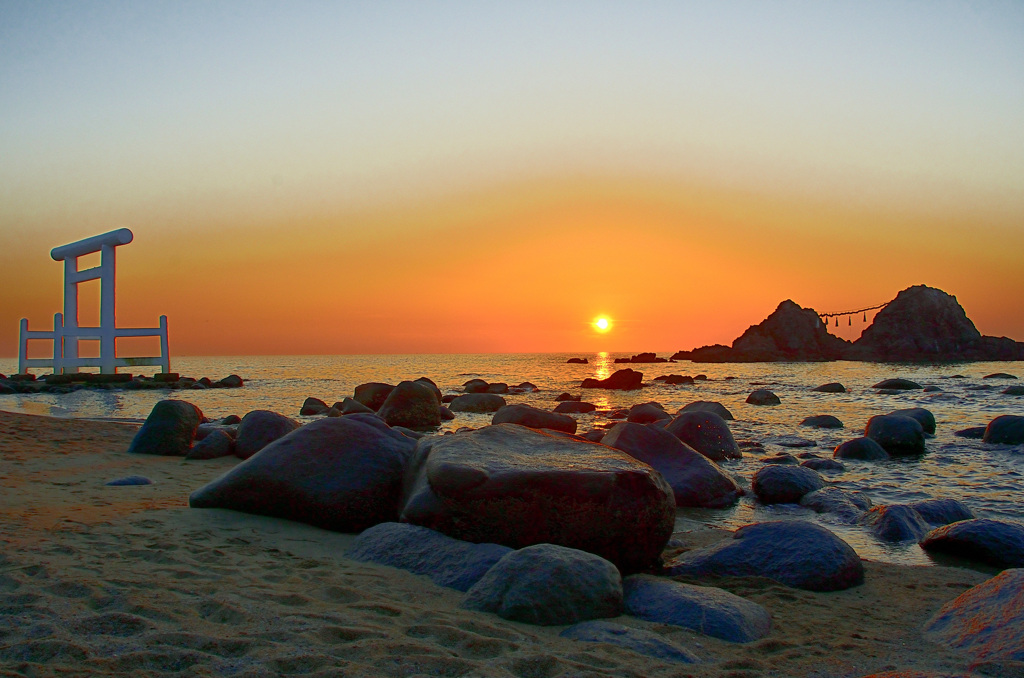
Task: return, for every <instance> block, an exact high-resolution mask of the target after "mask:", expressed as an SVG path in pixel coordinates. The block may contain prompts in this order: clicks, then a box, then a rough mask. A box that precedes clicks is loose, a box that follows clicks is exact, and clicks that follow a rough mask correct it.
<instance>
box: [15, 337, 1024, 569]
mask: <svg viewBox="0 0 1024 678" xmlns="http://www.w3.org/2000/svg"><path fill="white" fill-rule="evenodd" d="M573 356H579V357H586V358H588V359H589V361H590V363H589V364H587V365H576V364H567V363H566V360H567V359H568V358H569V357H573ZM621 356H627V357H628V354H616V353H597V354H558V353H551V354H507V355H487V354H484V355H461V354H460V355H362V356H351V355H345V356H239V357H209V358H202V357H191V358H184V357H183V358H175V359H174V360H173V361H172V369H173V370H175V371H176V372H179V373H181V374H182V375H184V376H191V377H195V378H199V377H203V376H208V377H210V378H211V379H219V378H221V377H225V376H227V375H229V374H238V375H239V376H241V377H242V378H243V379H245V380H246V385H245V386H244V387H243V388H240V389H216V390H206V391H198V390H197V391H192V390H186V391H174V392H167V391H94V390H81V391H76V392H73V393H69V394H62V395H55V394H39V395H0V409H4V410H8V411H17V412H26V413H30V414H43V415H49V416H58V417H84V418H113V419H123V420H131V421H141V420H144V419H145V417H146V416H147V415H148V414H149V412H150V410H151V409H152V407H153V405H154V404H155V403H156V402H157V401H158V400H161V399H163V398H166V397H174V398H180V399H184V400H188V401H190V402H192V403H194V404H195V405H197V406H198V407H200V408H201V409H202V410H203V412H204V413H205V414H206V415H207V416H209V417H210V418H218V417H222V416H226V415H228V414H238V415H240V416H241V415H244V414H245V413H246V412H249V411H250V410H254V409H268V410H274V411H277V412H281V413H283V414H287V415H289V416H292V417H294V418H296V419H298V420H300V421H302V420H312V419H314V418H313V417H300V416H299V415H298V411H299V408H300V406H301V405H302V401H303V400H304V399H305V398H306V397H307V396H313V397H316V398H320V399H321V400H324V401H325V402H327V404H328V405H330V404H331V403H333V402H335V401H338V400H341V399H342V398H344V397H346V396H350V395H352V392H353V390H354V388H355V387H356V386H357V385H359V384H362V383H365V382H369V381H381V382H387V383H398V382H399V381H401V380H403V379H415V378H417V377H421V376H426V377H429V378H431V379H432V380H434V381H435V382H436V383H437V385H438V386H439V387H440V389H441V391H442V392H443V393H457V392H461V390H462V384H463V383H464V382H466V381H467V380H469V379H472V378H481V379H484V380H486V381H488V382H506V383H508V384H509V385H510V386H513V385H516V384H519V383H521V382H523V381H529V382H532V383H533V384H535V385H536V386H537V387H538V388H539V389H540V390H539V391H537V392H535V393H530V394H524V395H510V396H506V399H507V400H508V401H509V402H510V403H529V404H531V405H534V406H536V407H541V408H545V409H552V408H553V407H554V406H555V404H556V403H555V402H554V398H555V396H557V395H558V394H559V393H561V392H563V391H568V392H570V393H573V394H580V393H582V394H583V396H584V398H583V399H584V400H586V401H588V402H592V403H594V404H595V405H596V406H597V407H598V412H597V413H592V414H584V415H573V416H575V417H576V418H577V420H578V422H579V430H580V432H584V431H587V430H589V429H591V428H593V427H594V426H595V425H599V424H605V423H607V422H608V419H607V418H606V417H604V416H602V414H601V411H607V410H610V409H614V408H618V407H628V406H630V405H633V404H635V403H640V402H647V401H657V402H659V403H661V404H662V405H664V407H665V409H666V410H667V411H668V412H670V413H674V412H676V411H677V410H678V409H679V408H681V407H682V406H684V405H686V404H688V403H690V402H692V401H694V400H717V401H720V402H721V403H722V404H724V405H725V406H726V407H727V408H729V410H731V411H732V413H733V415H734V416H735V417H736V421H734V422H731V428H732V431H733V435H734V436H735V437H736V439H737V440H755V441H759V442H764V443H765V448H764V450H756V449H755V450H747V451H746V452H745V456H744V458H743V459H741V460H736V461H728V462H723V463H722V466H723V467H724V468H725V469H726V470H727V471H729V472H731V473H733V474H734V475H736V476H740V477H742V478H743V479H744V480H745V481H746V483H747V486H748V487H749V480H750V477H751V476H752V475H753V473H754V472H755V471H756V470H757V469H758V468H760V466H761V463H760V462H758V458H759V457H761V456H764V455H766V454H771V453H773V452H780V451H783V450H784V448H781V447H779V446H776V445H774V444H772V443H771V442H768V441H769V439H770V438H772V437H774V436H779V435H796V436H800V437H802V438H806V439H809V440H812V441H814V442H815V443H816V444H817V447H815V448H810V451H812V452H816V453H818V454H820V455H821V456H831V452H832V449H833V448H834V447H835V446H836V445H838V444H839V443H841V442H843V441H845V440H848V439H850V438H854V437H857V436H859V435H861V434H862V432H863V429H864V425H865V423H866V422H867V420H868V419H869V418H870V417H871V416H873V415H876V414H885V413H888V412H890V411H892V410H894V409H902V408H908V407H925V408H927V409H929V410H931V412H932V413H933V414H934V415H935V419H936V422H937V428H936V435H935V437H934V438H932V439H930V440H928V441H927V447H928V453H927V454H926V455H924V456H923V457H921V458H911V459H897V460H892V461H887V462H857V461H844V463H845V464H846V471H845V472H841V473H824V474H823V475H824V476H825V477H826V479H827V480H828V481H830V482H831V483H833V484H834V485H836V486H838V487H841V488H843V489H848V490H860V491H863V492H866V493H867V494H868V495H869V496H870V497H871V499H872V501H873V502H874V503H875V504H890V503H899V502H908V501H914V500H917V499H923V498H929V497H952V498H955V499H959V500H961V501H963V502H965V503H966V504H967V505H968V506H970V507H971V508H972V509H973V510H974V511H975V512H976V513H977V514H978V515H979V516H981V517H989V518H999V519H1010V520H1017V521H1021V522H1024V505H1022V504H1021V498H1022V490H1024V482H1022V479H1024V476H1022V474H1024V448H1022V447H1021V446H1007V445H984V444H982V443H981V441H978V440H968V439H964V438H958V437H956V436H954V435H953V432H954V431H957V430H959V429H963V428H967V427H969V426H983V425H985V424H986V423H988V422H989V421H990V420H991V419H993V418H994V417H996V416H999V415H1002V414H1017V415H1024V397H1021V396H1008V395H1004V394H1002V393H1001V391H1002V390H1003V389H1004V388H1005V387H1006V386H1007V385H1009V384H1019V383H1024V382H1022V381H1005V380H990V379H983V377H984V376H985V375H988V374H991V373H996V372H1007V373H1009V374H1014V375H1017V376H1019V377H1021V378H1024V363H1000V362H989V363H961V364H953V365H936V366H929V365H907V364H897V365H884V364H876V363H857V362H833V363H795V364H787V363H749V364H708V363H690V362H678V363H657V364H643V365H621V364H615V363H614V362H613V360H614V358H616V357H621ZM623 367H632V368H633V369H636V370H639V371H641V372H643V373H644V381H645V383H646V384H647V386H645V387H644V388H643V389H641V390H639V391H631V392H621V391H604V390H586V391H583V390H581V389H580V388H579V386H580V383H581V381H582V380H583V379H585V378H587V377H596V378H604V377H607V376H608V375H610V374H611V373H612V372H614V371H615V370H616V369H620V368H623ZM16 368H17V364H16V361H14V360H2V359H0V373H4V374H11V373H12V372H15V371H16ZM665 374H688V375H690V376H695V375H697V374H704V375H707V380H706V381H698V382H696V384H694V385H666V384H662V383H661V382H655V381H653V379H654V377H656V376H659V375H665ZM727 377H731V378H730V379H727ZM890 377H904V378H908V379H912V380H914V381H916V382H918V383H920V384H924V385H934V386H938V387H939V388H941V389H942V390H941V391H939V392H934V393H923V392H921V391H908V392H903V393H900V394H898V395H882V394H879V393H877V392H875V390H874V389H872V388H871V386H872V385H873V384H875V383H877V382H879V381H881V380H882V379H886V378H890ZM832 381H838V382H841V383H842V384H844V385H845V386H846V388H847V389H848V392H847V393H840V394H827V393H816V392H813V391H812V390H811V389H812V388H814V387H815V386H818V385H820V384H823V383H826V382H832ZM756 388H768V389H771V390H772V391H774V392H775V393H776V394H777V395H778V396H779V397H780V399H781V400H782V404H781V405H776V406H771V407H758V406H754V405H748V404H746V403H745V402H744V401H745V399H746V397H747V395H748V394H749V393H750V392H751V391H752V390H754V389H756ZM815 414H831V415H834V416H836V417H838V418H839V419H840V420H841V421H842V422H843V423H844V425H845V428H843V429H838V430H822V429H812V428H807V427H803V426H800V421H801V420H803V419H804V418H805V417H807V416H810V415H815ZM488 423H490V415H480V414H459V415H457V418H456V419H455V420H454V421H451V422H445V423H444V425H443V426H442V431H445V430H454V429H456V428H458V427H460V426H471V427H477V426H482V425H486V424H488ZM791 451H793V452H798V451H802V450H791ZM779 519H786V520H789V519H793V520H813V521H816V522H819V523H821V524H823V525H824V526H826V527H828V528H829V529H831V530H833V531H834V532H836V533H837V534H839V535H840V536H841V537H843V538H844V539H845V540H846V541H848V542H849V543H850V544H851V545H852V546H853V547H854V548H855V549H857V551H858V553H860V554H861V556H863V557H865V558H869V559H873V560H883V561H888V562H899V563H905V564H921V565H927V564H931V563H932V560H931V559H930V557H929V556H928V555H927V554H925V553H924V552H923V551H922V550H921V549H920V548H919V547H918V546H917V545H916V544H897V545H893V544H887V543H883V542H880V541H878V540H877V539H875V538H874V537H872V536H871V535H870V533H869V532H868V531H867V530H866V529H865V528H863V527H860V526H848V525H841V524H838V523H836V522H834V521H832V520H831V519H830V517H829V516H828V515H818V514H815V513H813V512H812V511H810V510H809V509H804V508H802V507H798V506H792V505H779V506H761V505H759V504H757V503H756V502H755V501H754V500H753V499H752V498H750V497H745V498H744V499H742V500H741V501H740V502H739V504H737V505H736V506H734V507H732V508H728V509H720V510H710V509H680V510H679V511H678V519H677V529H678V530H680V531H686V530H692V529H700V526H702V525H712V526H719V527H728V528H730V529H733V528H736V527H739V526H741V525H745V524H748V523H751V522H759V521H763V520H779Z"/></svg>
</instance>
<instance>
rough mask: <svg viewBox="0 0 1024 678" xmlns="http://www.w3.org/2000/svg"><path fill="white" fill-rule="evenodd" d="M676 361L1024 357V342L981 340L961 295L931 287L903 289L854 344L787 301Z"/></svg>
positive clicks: (814, 313) (812, 312)
mask: <svg viewBox="0 0 1024 678" xmlns="http://www.w3.org/2000/svg"><path fill="white" fill-rule="evenodd" d="M672 359H673V360H692V361H694V362H716V363H717V362H776V361H801V362H805V361H807V362H809V361H822V360H862V361H869V362H952V361H967V360H972V361H980V360H1024V342H1018V341H1014V340H1012V339H1008V338H1007V337H988V336H982V334H981V332H979V331H978V329H977V327H975V326H974V323H973V322H971V320H970V318H968V317H967V314H966V313H965V312H964V309H963V307H962V306H960V304H959V302H958V301H957V300H956V297H954V296H952V295H950V294H947V293H946V292H943V291H942V290H939V289H935V288H933V287H927V286H925V285H915V286H913V287H909V288H907V289H905V290H903V291H901V292H900V293H899V294H898V295H896V298H895V299H893V300H892V301H891V302H889V304H887V305H886V306H885V307H884V308H882V309H881V310H880V311H878V313H877V314H876V315H875V317H874V320H873V321H872V323H871V325H870V326H868V327H867V329H865V330H864V332H863V333H862V334H861V336H860V338H859V339H858V340H857V341H855V342H849V341H846V340H845V339H841V338H839V337H837V336H835V335H833V334H830V333H829V332H828V329H827V327H826V325H825V324H824V323H822V321H821V318H820V317H819V315H818V313H817V311H815V310H813V309H810V308H802V307H800V306H799V305H797V304H796V303H794V302H793V301H790V300H788V299H787V300H786V301H783V302H782V303H781V304H779V306H778V308H776V309H775V311H774V312H773V313H772V314H771V315H769V316H768V318H766V319H765V320H764V321H763V322H761V323H760V324H758V325H753V326H751V327H750V328H748V329H747V331H746V332H744V333H743V334H742V335H741V336H740V337H738V338H737V339H736V340H735V341H733V343H732V345H731V346H724V345H722V344H715V345H712V346H703V347H701V348H697V349H694V350H692V351H679V352H677V353H676V354H674V355H673V356H672Z"/></svg>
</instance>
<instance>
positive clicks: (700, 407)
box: [676, 400, 736, 421]
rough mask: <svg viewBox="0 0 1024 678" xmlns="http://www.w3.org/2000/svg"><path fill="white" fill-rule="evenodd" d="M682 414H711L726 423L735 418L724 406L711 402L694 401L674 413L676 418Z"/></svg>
mask: <svg viewBox="0 0 1024 678" xmlns="http://www.w3.org/2000/svg"><path fill="white" fill-rule="evenodd" d="M683 412H713V413H714V414H717V415H718V416H719V417H721V418H722V419H725V420H726V421H733V420H734V419H735V418H736V417H734V416H732V412H730V411H729V410H728V409H727V408H726V407H725V405H723V404H722V403H720V402H716V401H712V400H695V401H694V402H692V403H690V404H689V405H686V406H685V407H683V408H682V409H680V410H679V411H678V412H676V415H677V416H678V415H680V414H682V413H683Z"/></svg>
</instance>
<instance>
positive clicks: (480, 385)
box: [462, 379, 487, 393]
mask: <svg viewBox="0 0 1024 678" xmlns="http://www.w3.org/2000/svg"><path fill="white" fill-rule="evenodd" d="M462 390H463V391H464V392H465V393H487V382H486V381H484V380H483V379H470V380H469V381H467V382H466V383H464V384H463V385H462Z"/></svg>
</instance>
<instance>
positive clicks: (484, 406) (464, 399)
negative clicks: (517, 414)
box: [449, 393, 508, 414]
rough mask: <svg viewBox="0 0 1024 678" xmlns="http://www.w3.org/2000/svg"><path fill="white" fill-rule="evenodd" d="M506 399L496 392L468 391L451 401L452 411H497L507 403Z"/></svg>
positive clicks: (479, 412)
mask: <svg viewBox="0 0 1024 678" xmlns="http://www.w3.org/2000/svg"><path fill="white" fill-rule="evenodd" d="M507 404H508V403H506V401H505V399H504V398H502V397H501V396H500V395H497V394H495V393H467V394H465V395H460V396H458V397H457V398H455V399H454V400H452V401H451V403H450V405H449V407H450V409H451V411H452V412H475V413H478V414H484V413H488V412H497V411H498V410H500V409H501V408H503V407H505V405H507Z"/></svg>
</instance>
